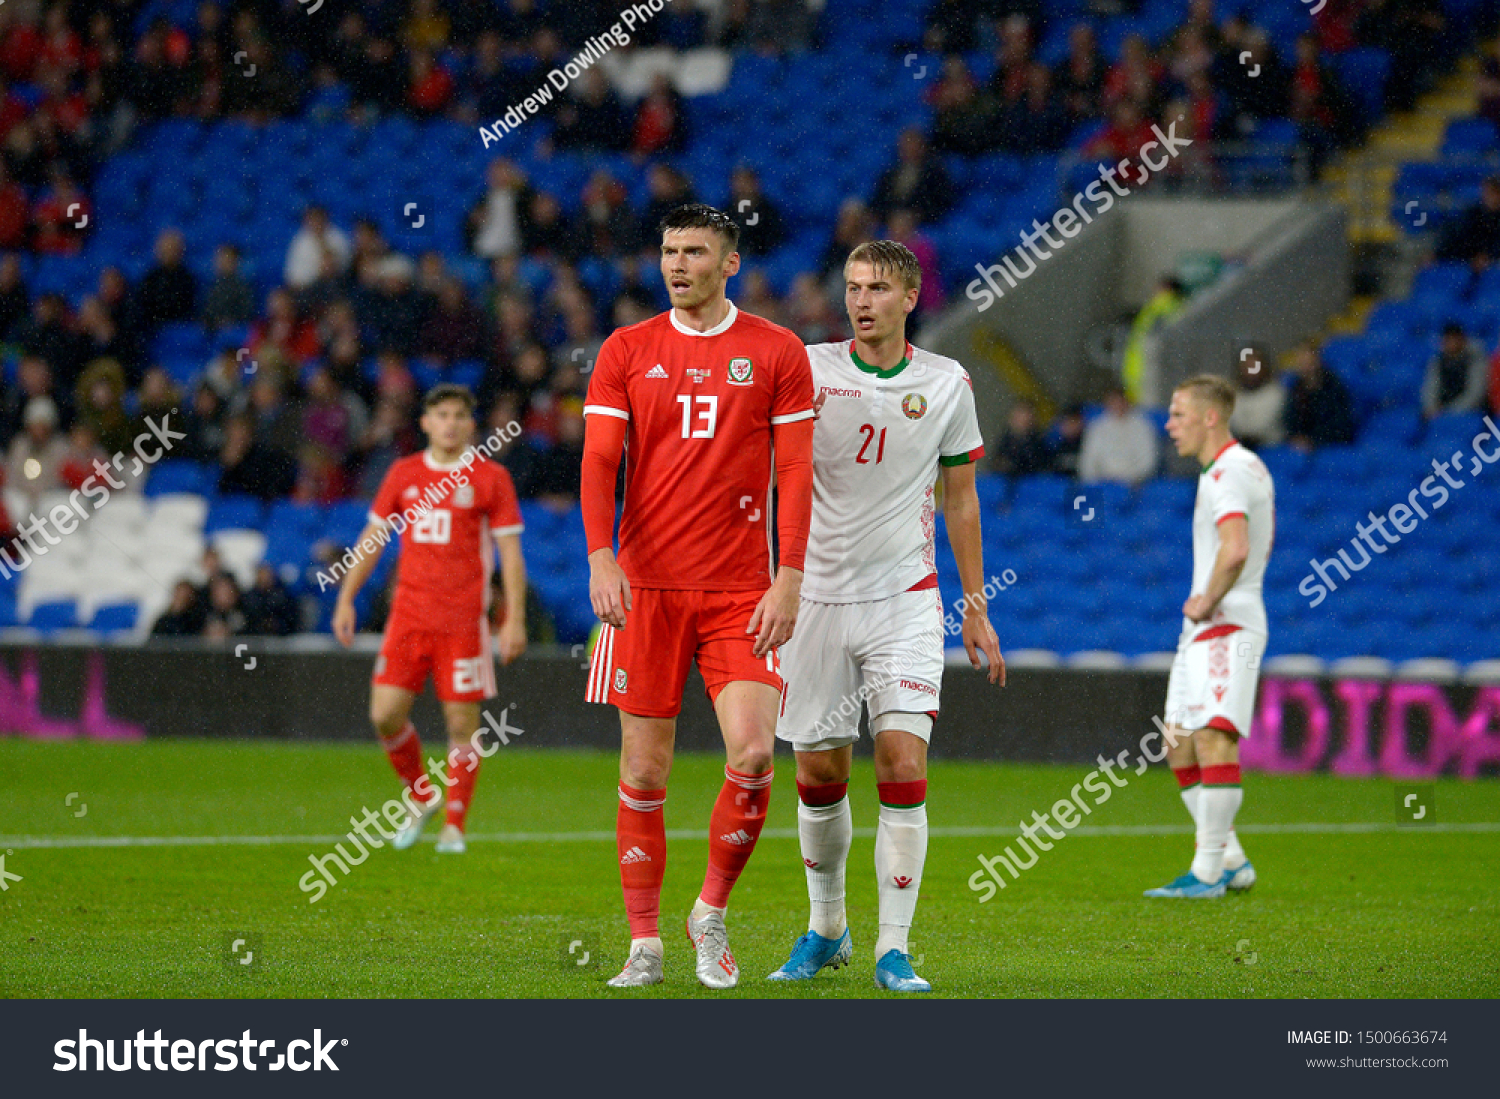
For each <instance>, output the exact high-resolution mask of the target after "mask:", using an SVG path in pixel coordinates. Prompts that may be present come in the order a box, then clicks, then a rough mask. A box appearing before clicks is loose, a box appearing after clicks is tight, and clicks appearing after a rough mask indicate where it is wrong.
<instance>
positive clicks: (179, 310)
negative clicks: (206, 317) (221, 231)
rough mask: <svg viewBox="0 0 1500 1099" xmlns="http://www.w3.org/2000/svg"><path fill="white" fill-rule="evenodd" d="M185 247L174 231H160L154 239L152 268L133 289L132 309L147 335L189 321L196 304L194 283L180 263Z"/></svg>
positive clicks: (196, 292)
mask: <svg viewBox="0 0 1500 1099" xmlns="http://www.w3.org/2000/svg"><path fill="white" fill-rule="evenodd" d="M186 254H187V244H186V242H184V241H183V239H182V234H181V233H180V232H178V231H177V230H176V229H166V230H163V231H162V233H161V235H159V236H158V237H157V238H156V264H155V265H154V266H153V267H152V268H151V269H150V270H149V271H147V272H146V273H145V275H143V276H142V277H141V281H140V284H139V285H138V286H137V287H136V290H135V296H136V307H137V309H138V311H139V314H140V318H141V323H142V324H143V325H145V327H146V329H147V331H148V332H151V333H154V332H155V331H156V329H157V328H158V327H159V326H161V325H163V324H168V323H170V322H173V321H186V320H191V319H192V318H193V314H194V312H195V310H196V307H197V300H198V280H197V279H196V278H194V277H193V273H192V272H191V271H189V270H188V269H187V264H186V263H184V262H183V260H184V257H185V256H186Z"/></svg>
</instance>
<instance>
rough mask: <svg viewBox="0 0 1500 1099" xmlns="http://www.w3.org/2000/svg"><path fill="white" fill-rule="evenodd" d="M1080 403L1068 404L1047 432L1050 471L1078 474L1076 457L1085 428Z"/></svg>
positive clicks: (1068, 475)
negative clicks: (1049, 447) (1050, 462)
mask: <svg viewBox="0 0 1500 1099" xmlns="http://www.w3.org/2000/svg"><path fill="white" fill-rule="evenodd" d="M1085 426H1086V425H1085V423H1084V419H1083V406H1082V405H1076V404H1073V405H1069V406H1068V407H1067V408H1065V409H1063V411H1062V415H1060V416H1058V418H1057V420H1056V421H1055V422H1054V423H1053V425H1052V430H1051V431H1049V432H1048V433H1047V436H1048V438H1047V442H1048V445H1050V446H1051V448H1052V471H1053V472H1054V473H1061V474H1062V475H1063V476H1065V477H1077V476H1078V459H1079V455H1080V453H1081V452H1082V450H1083V432H1084V428H1085Z"/></svg>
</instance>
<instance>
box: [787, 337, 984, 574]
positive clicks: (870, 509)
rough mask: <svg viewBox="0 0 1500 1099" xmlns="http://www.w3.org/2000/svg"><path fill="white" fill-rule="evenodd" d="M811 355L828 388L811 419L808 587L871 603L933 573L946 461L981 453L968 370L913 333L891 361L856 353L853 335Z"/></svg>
mask: <svg viewBox="0 0 1500 1099" xmlns="http://www.w3.org/2000/svg"><path fill="white" fill-rule="evenodd" d="M807 357H808V361H809V362H810V363H811V364H812V373H813V391H814V393H820V394H823V395H825V397H826V399H825V401H824V402H823V411H822V413H821V414H820V416H819V418H818V421H817V423H816V424H815V425H814V427H813V500H812V526H811V528H810V531H809V533H808V539H807V562H806V569H805V571H804V574H803V578H802V597H803V598H804V599H809V600H812V601H813V602H816V603H863V602H867V601H870V600H875V599H888V598H890V597H891V596H893V595H898V594H900V593H901V592H904V591H909V590H910V589H911V588H912V587H913V586H915V585H918V584H923V583H924V582H927V581H930V582H932V583H933V584H935V583H936V573H937V556H936V547H935V546H934V542H933V533H934V521H935V517H936V512H935V510H934V506H933V487H934V485H935V484H936V483H937V474H938V466H939V465H940V464H941V465H962V464H963V463H965V462H972V461H975V460H976V459H978V458H980V457H982V456H983V455H984V444H983V440H982V439H981V437H980V434H979V420H978V417H976V416H975V414H974V392H973V389H972V387H971V384H970V382H969V375H968V373H967V372H966V371H965V370H964V368H963V367H962V366H960V365H959V364H958V363H956V362H954V361H953V360H952V359H948V358H944V357H943V356H941V355H934V354H932V353H931V352H930V351H923V350H922V349H921V348H917V347H913V346H912V345H910V344H907V348H906V358H905V359H903V360H902V361H901V362H900V363H898V364H897V365H896V366H894V367H892V368H891V369H889V370H883V371H881V370H876V369H874V368H873V367H871V366H868V365H866V364H864V363H862V362H860V361H859V359H858V357H857V356H856V355H855V353H854V341H853V340H845V341H842V342H840V343H822V344H815V345H814V346H812V347H809V348H808V349H807Z"/></svg>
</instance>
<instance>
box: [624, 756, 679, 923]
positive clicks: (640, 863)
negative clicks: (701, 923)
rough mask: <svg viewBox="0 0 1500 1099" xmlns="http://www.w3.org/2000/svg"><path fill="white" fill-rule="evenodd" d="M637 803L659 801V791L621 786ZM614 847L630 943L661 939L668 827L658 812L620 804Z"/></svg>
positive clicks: (664, 794)
mask: <svg viewBox="0 0 1500 1099" xmlns="http://www.w3.org/2000/svg"><path fill="white" fill-rule="evenodd" d="M620 789H621V790H622V791H624V793H625V794H626V795H627V796H628V797H630V798H632V799H635V800H638V801H661V800H662V799H664V798H665V797H666V796H667V792H666V790H665V789H662V790H637V789H635V788H634V787H632V786H626V785H625V784H624V783H623V782H622V783H620ZM615 846H616V848H617V849H618V851H619V855H620V887H621V890H622V891H623V892H624V894H625V915H626V918H627V919H629V921H630V937H631V938H632V939H655V938H660V930H659V928H658V920H659V919H660V916H661V882H662V877H663V875H665V873H666V869H667V825H666V818H665V816H664V815H663V813H662V811H661V809H660V808H656V809H650V810H646V811H642V810H640V809H632V808H631V807H630V806H629V805H627V804H626V803H625V802H624V801H621V802H620V808H619V811H618V812H617V813H616V815H615Z"/></svg>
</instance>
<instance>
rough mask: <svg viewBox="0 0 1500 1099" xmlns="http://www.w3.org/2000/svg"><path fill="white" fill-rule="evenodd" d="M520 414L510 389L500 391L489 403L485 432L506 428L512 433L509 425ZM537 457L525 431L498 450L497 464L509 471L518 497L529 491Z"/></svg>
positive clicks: (487, 433)
mask: <svg viewBox="0 0 1500 1099" xmlns="http://www.w3.org/2000/svg"><path fill="white" fill-rule="evenodd" d="M521 417H522V409H521V404H520V401H519V400H518V399H517V397H516V394H515V393H513V392H510V391H506V392H502V393H500V394H499V395H498V396H497V397H496V398H495V402H494V404H492V405H491V406H490V414H489V416H488V417H487V418H486V419H485V428H484V431H485V434H486V435H489V434H491V433H493V432H496V431H501V430H508V431H509V433H510V434H511V435H514V434H515V428H514V427H512V426H511V425H512V424H515V425H519V424H520V422H521ZM538 456H539V452H538V451H537V448H536V447H535V446H534V445H533V444H532V442H531V440H530V439H528V438H527V437H526V436H525V434H524V433H523V434H522V435H520V436H519V437H516V438H512V439H510V440H509V441H507V442H506V443H505V445H504V447H503V449H501V451H500V455H499V461H500V464H501V465H503V466H504V467H505V468H506V469H508V470H509V471H510V475H511V478H512V479H513V480H514V481H515V483H516V492H517V493H518V494H519V495H521V496H528V495H529V494H530V489H531V475H532V471H533V470H534V469H535V468H536V463H537V458H538Z"/></svg>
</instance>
